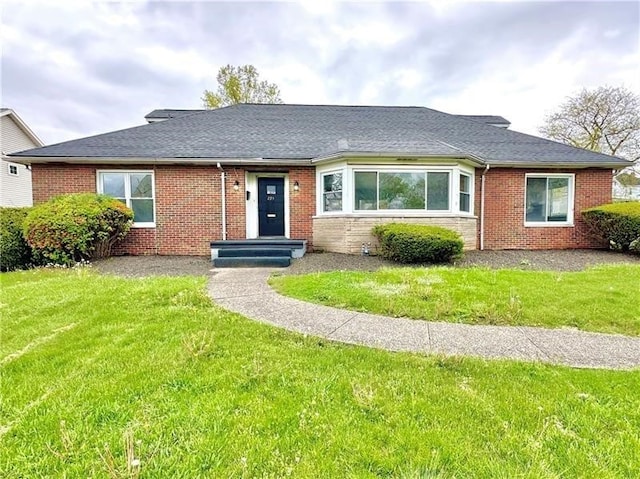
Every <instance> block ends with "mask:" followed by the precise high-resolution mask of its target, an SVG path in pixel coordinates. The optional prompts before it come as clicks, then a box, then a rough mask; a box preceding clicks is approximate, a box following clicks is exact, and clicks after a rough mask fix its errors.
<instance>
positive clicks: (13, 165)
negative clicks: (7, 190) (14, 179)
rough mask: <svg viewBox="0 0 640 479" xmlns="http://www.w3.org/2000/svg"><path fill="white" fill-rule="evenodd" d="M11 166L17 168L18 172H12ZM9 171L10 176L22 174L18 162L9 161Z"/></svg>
mask: <svg viewBox="0 0 640 479" xmlns="http://www.w3.org/2000/svg"><path fill="white" fill-rule="evenodd" d="M11 168H15V169H16V172H15V173H11ZM7 173H9V175H10V176H20V168H18V165H16V164H13V163H7Z"/></svg>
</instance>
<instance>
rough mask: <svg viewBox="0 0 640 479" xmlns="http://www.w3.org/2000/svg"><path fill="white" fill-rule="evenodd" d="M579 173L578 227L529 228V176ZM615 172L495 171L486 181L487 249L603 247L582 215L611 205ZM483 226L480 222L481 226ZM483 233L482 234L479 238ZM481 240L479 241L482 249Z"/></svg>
mask: <svg viewBox="0 0 640 479" xmlns="http://www.w3.org/2000/svg"><path fill="white" fill-rule="evenodd" d="M483 171H484V170H483V169H480V168H479V169H477V170H476V198H475V207H476V214H477V215H478V216H480V201H481V175H482V172H483ZM544 172H547V173H573V174H575V203H574V218H573V221H574V226H572V227H560V226H557V227H525V226H524V214H525V211H524V208H525V205H524V197H525V174H526V173H544ZM611 182H612V171H611V170H610V169H584V170H525V169H511V168H491V169H490V170H489V171H488V172H487V174H486V180H485V188H486V191H485V212H484V248H485V249H568V248H600V247H603V245H602V244H601V243H599V242H597V241H596V240H594V239H593V238H591V237H589V235H588V234H587V229H586V226H585V224H584V222H583V221H582V217H581V215H580V212H581V211H582V210H583V209H585V208H589V207H591V206H596V205H600V204H603V203H609V202H611ZM478 225H480V223H478ZM479 234H480V232H479V231H478V235H479ZM479 246H480V241H479V239H478V247H479Z"/></svg>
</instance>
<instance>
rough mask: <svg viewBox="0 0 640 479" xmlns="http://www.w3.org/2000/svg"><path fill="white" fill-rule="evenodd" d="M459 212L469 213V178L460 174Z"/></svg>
mask: <svg viewBox="0 0 640 479" xmlns="http://www.w3.org/2000/svg"><path fill="white" fill-rule="evenodd" d="M460 211H461V212H464V213H470V212H471V176H469V175H465V174H464V173H460Z"/></svg>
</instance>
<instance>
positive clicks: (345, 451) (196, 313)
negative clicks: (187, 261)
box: [0, 268, 640, 478]
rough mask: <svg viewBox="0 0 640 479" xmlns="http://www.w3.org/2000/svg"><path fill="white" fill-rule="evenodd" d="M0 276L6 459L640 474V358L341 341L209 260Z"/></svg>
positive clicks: (12, 469)
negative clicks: (227, 297)
mask: <svg viewBox="0 0 640 479" xmlns="http://www.w3.org/2000/svg"><path fill="white" fill-rule="evenodd" d="M1 279H2V288H3V303H5V305H4V309H3V337H2V342H0V373H1V374H2V396H3V397H2V407H1V408H0V477H6V478H10V477H11V478H12V477H111V478H115V477H141V478H142V477H180V478H192V477H193V478H195V477H202V478H206V477H278V478H279V477H296V478H317V477H345V476H349V477H400V478H403V477H404V478H416V477H433V478H453V477H478V478H493V477H536V478H556V477H565V478H571V477H576V478H577V477H638V476H639V475H640V459H639V458H638V455H637V446H638V430H639V428H640V396H639V395H638V394H637V392H638V391H639V390H640V371H603V370H579V369H570V368H566V367H553V366H547V365H541V364H532V363H519V362H512V361H482V360H477V359H462V358H442V357H438V356H420V355H412V354H400V353H387V352H384V351H378V350H372V349H368V348H365V347H356V346H349V345H344V344H338V343H332V342H329V341H325V340H321V339H318V338H314V337H305V336H302V335H299V334H293V333H289V332H287V331H284V330H279V329H275V328H272V327H269V326H267V325H264V324H259V323H256V322H253V321H250V320H248V319H246V318H243V317H242V316H239V315H237V314H232V313H229V312H227V311H225V310H223V309H221V308H219V307H215V306H212V304H211V302H210V300H209V299H208V298H207V296H206V294H205V291H204V288H205V278H193V277H186V278H185V277H183V278H167V277H163V278H149V277H147V278H141V279H122V278H117V277H113V276H99V275H97V274H95V273H94V272H92V271H90V270H87V269H84V268H81V269H76V270H65V271H60V270H31V271H24V272H16V273H7V274H3V275H2V278H1Z"/></svg>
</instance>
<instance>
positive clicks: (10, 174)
mask: <svg viewBox="0 0 640 479" xmlns="http://www.w3.org/2000/svg"><path fill="white" fill-rule="evenodd" d="M0 121H1V123H2V124H1V125H0V127H1V129H0V151H1V153H2V160H1V162H0V206H31V205H32V204H33V201H32V198H31V170H30V169H29V168H28V167H27V166H25V165H22V164H20V163H16V162H14V161H12V160H11V159H9V158H7V156H6V155H8V154H9V153H13V152H16V151H21V150H26V149H27V148H36V147H39V146H42V145H44V143H42V141H40V139H39V138H38V137H37V136H36V135H35V133H34V132H33V131H31V129H30V128H29V127H28V126H27V125H26V123H25V122H24V121H22V120H21V119H20V117H19V116H18V115H17V114H16V112H15V111H13V110H12V109H10V108H2V109H0Z"/></svg>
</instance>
